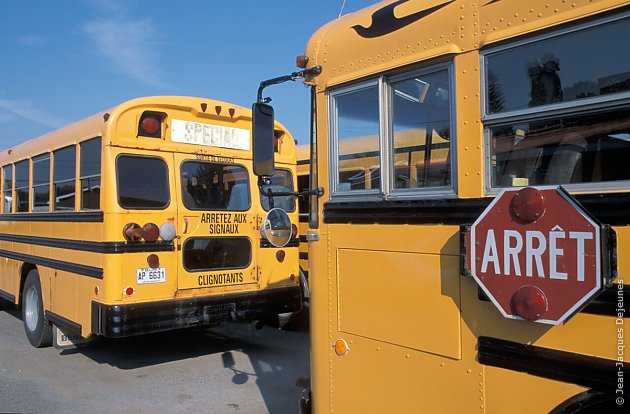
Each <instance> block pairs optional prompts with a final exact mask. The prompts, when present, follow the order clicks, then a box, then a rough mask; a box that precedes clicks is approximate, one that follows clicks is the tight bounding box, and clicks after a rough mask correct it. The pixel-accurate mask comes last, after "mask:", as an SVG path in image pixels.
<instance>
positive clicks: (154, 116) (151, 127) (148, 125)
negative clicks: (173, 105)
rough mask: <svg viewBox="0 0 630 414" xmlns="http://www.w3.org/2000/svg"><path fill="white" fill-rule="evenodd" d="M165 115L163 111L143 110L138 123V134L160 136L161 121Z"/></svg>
mask: <svg viewBox="0 0 630 414" xmlns="http://www.w3.org/2000/svg"><path fill="white" fill-rule="evenodd" d="M165 117H166V114H165V113H163V112H152V111H146V112H144V113H143V114H142V116H141V117H140V123H139V124H138V135H142V136H145V137H152V138H162V121H163V120H164V118H165Z"/></svg>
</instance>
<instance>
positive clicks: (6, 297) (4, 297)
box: [0, 289, 15, 303]
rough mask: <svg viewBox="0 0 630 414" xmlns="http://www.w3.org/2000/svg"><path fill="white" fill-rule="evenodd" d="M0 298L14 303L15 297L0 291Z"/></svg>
mask: <svg viewBox="0 0 630 414" xmlns="http://www.w3.org/2000/svg"><path fill="white" fill-rule="evenodd" d="M0 298H1V299H4V300H8V301H9V302H13V303H15V296H14V295H12V294H10V293H9V292H5V291H4V290H2V289H0Z"/></svg>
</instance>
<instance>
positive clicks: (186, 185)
mask: <svg viewBox="0 0 630 414" xmlns="http://www.w3.org/2000/svg"><path fill="white" fill-rule="evenodd" d="M181 183H182V201H183V203H184V206H185V207H186V208H187V209H189V210H235V211H245V210H247V209H248V208H249V205H250V198H249V174H248V173H247V170H246V169H245V168H244V167H241V166H240V165H230V164H217V163H212V162H202V161H187V162H185V163H183V164H182V167H181Z"/></svg>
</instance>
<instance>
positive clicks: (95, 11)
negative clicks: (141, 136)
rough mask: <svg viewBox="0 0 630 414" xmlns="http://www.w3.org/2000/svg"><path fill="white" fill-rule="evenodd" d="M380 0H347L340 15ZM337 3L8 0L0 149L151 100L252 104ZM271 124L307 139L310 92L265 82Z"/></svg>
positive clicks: (1, 32)
mask: <svg viewBox="0 0 630 414" xmlns="http://www.w3.org/2000/svg"><path fill="white" fill-rule="evenodd" d="M375 2H376V0H346V1H345V5H344V9H343V14H348V13H351V12H353V11H356V10H359V9H361V8H363V7H365V6H367V5H370V4H373V3H375ZM342 3H343V0H319V1H316V2H299V1H294V0H266V1H265V0H262V1H260V0H229V1H213V0H184V1H174V0H172V1H166V0H152V1H148V0H145V1H142V0H59V1H51V0H23V1H19V0H4V1H2V2H1V6H2V8H1V13H0V150H3V149H7V148H10V147H11V146H13V145H16V144H19V143H21V142H24V141H26V140H27V139H30V138H33V137H36V136H38V135H41V134H43V133H46V132H48V131H50V130H53V129H56V128H59V127H61V126H64V125H66V124H69V123H71V122H74V121H78V120H80V119H82V118H85V117H87V116H90V115H92V114H94V113H97V112H99V111H102V110H105V109H107V108H110V107H112V106H114V105H116V104H118V103H121V102H124V101H126V100H128V99H132V98H136V97H140V96H150V95H189V96H201V97H206V98H213V99H219V100H223V101H228V102H231V103H234V104H237V105H241V106H245V107H250V106H251V104H252V103H253V102H254V100H255V98H256V91H257V88H258V84H259V83H260V81H261V80H264V79H269V78H273V77H276V76H281V75H284V74H288V73H290V72H292V71H295V70H297V69H296V68H295V56H297V55H300V54H303V53H304V49H305V47H306V43H307V41H308V39H309V38H310V36H311V35H312V34H313V33H314V32H315V31H316V30H317V29H318V28H319V27H320V26H322V25H323V24H325V23H326V22H328V21H330V20H334V19H335V18H337V16H338V15H339V12H340V10H341V7H342ZM265 95H269V96H271V97H272V98H273V102H272V104H273V105H274V107H275V109H276V119H277V120H279V121H280V122H282V123H283V124H284V125H285V126H287V127H288V128H289V130H290V131H291V132H292V133H293V135H294V137H295V138H296V139H298V140H299V142H300V143H306V142H308V131H309V110H308V90H307V89H306V88H305V87H304V86H303V85H302V84H301V83H298V82H295V83H294V82H291V83H289V84H285V85H280V86H275V87H274V86H272V87H270V88H268V89H266V93H265Z"/></svg>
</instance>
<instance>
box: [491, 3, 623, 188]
mask: <svg viewBox="0 0 630 414" xmlns="http://www.w3.org/2000/svg"><path fill="white" fill-rule="evenodd" d="M625 19H628V20H630V12H626V13H621V14H619V15H616V16H610V17H607V18H603V19H597V20H593V21H589V22H586V23H580V24H575V25H572V26H571V27H565V28H563V29H561V30H556V31H553V32H549V33H545V34H542V35H537V36H532V37H530V38H527V39H520V40H517V41H514V42H511V43H507V44H502V45H500V46H496V47H489V48H488V49H486V50H483V51H481V52H480V54H479V59H480V74H481V99H480V101H479V102H480V105H481V121H482V124H483V148H484V192H485V194H486V195H497V194H498V193H500V192H501V191H502V190H503V189H505V188H514V186H512V187H499V186H494V185H493V183H492V177H493V174H494V173H493V165H492V157H493V151H492V136H491V129H492V128H493V127H497V126H507V125H510V124H512V125H514V124H517V123H519V122H537V121H544V120H547V119H554V118H559V117H570V116H578V115H593V114H596V113H598V112H603V111H605V110H614V109H628V108H629V107H630V91H628V92H621V93H613V94H607V95H599V96H595V97H588V98H581V99H574V100H571V101H567V102H559V103H551V104H547V105H540V106H535V107H531V108H527V109H519V110H512V111H506V112H503V113H495V114H489V113H488V107H487V104H488V100H487V92H488V84H487V78H488V65H487V59H488V57H489V56H492V55H493V54H496V53H501V52H505V51H509V50H514V49H517V48H519V47H522V46H525V45H530V44H533V43H537V42H542V41H545V40H549V39H554V38H558V37H561V36H566V35H568V34H571V33H575V32H579V31H582V30H587V29H591V28H594V27H598V26H602V25H605V24H607V23H611V22H615V21H620V20H625ZM629 24H630V21H629ZM561 185H562V187H564V188H566V189H567V190H568V191H571V192H595V191H598V192H601V191H608V190H610V191H612V190H621V189H628V188H630V179H629V180H620V181H600V182H590V183H566V184H561ZM536 187H537V188H555V187H557V185H555V184H554V185H536Z"/></svg>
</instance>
